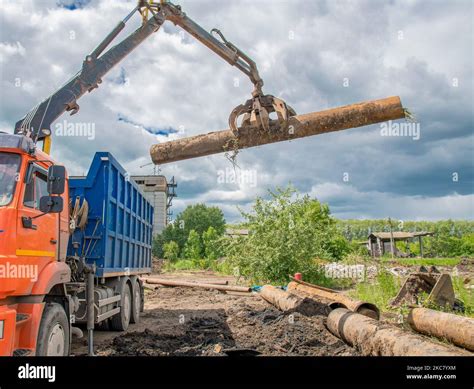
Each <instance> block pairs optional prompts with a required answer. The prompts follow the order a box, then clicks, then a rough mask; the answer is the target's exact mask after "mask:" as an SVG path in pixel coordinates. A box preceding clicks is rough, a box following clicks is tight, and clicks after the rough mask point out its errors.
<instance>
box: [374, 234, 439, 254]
mask: <svg viewBox="0 0 474 389" xmlns="http://www.w3.org/2000/svg"><path fill="white" fill-rule="evenodd" d="M433 234H434V233H433V232H425V231H420V232H405V231H393V232H373V233H371V234H370V235H369V237H368V242H367V248H368V250H369V252H370V255H371V256H372V257H380V256H382V255H384V254H386V253H392V245H393V255H394V256H396V257H407V256H409V253H403V252H402V251H400V250H398V249H397V247H396V246H395V242H397V241H405V242H407V241H409V240H413V239H415V238H418V242H419V245H420V256H421V257H423V240H422V237H423V236H431V235H433Z"/></svg>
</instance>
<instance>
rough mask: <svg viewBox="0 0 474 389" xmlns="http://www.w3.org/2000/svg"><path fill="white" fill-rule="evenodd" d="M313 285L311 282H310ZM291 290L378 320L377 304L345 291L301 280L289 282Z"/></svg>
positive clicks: (330, 305)
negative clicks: (351, 295) (361, 299)
mask: <svg viewBox="0 0 474 389" xmlns="http://www.w3.org/2000/svg"><path fill="white" fill-rule="evenodd" d="M309 285H311V284H309ZM288 291H289V292H294V291H295V292H296V293H298V292H302V293H304V294H306V295H309V296H312V297H313V298H316V299H320V300H321V299H323V301H329V303H328V305H329V307H330V308H331V309H336V308H347V309H350V310H351V311H353V312H357V313H360V314H361V315H364V316H367V317H370V318H373V319H376V320H378V319H379V318H380V311H379V309H378V308H377V306H376V305H374V304H371V303H368V302H366V301H359V300H354V299H352V298H350V297H349V296H346V295H345V294H343V293H339V292H337V291H333V290H331V289H328V288H321V287H318V286H316V285H311V286H308V283H305V284H302V283H300V282H299V281H292V282H290V283H289V284H288Z"/></svg>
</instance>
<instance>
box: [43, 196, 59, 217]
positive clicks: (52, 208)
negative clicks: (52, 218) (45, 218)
mask: <svg viewBox="0 0 474 389" xmlns="http://www.w3.org/2000/svg"><path fill="white" fill-rule="evenodd" d="M63 208H64V201H63V198H62V197H60V196H43V197H41V198H40V204H39V209H40V211H41V212H43V213H60V212H62V210H63Z"/></svg>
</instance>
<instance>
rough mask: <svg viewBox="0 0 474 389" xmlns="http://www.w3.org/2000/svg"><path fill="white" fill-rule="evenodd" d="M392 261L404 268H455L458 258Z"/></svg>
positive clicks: (397, 259)
mask: <svg viewBox="0 0 474 389" xmlns="http://www.w3.org/2000/svg"><path fill="white" fill-rule="evenodd" d="M389 261H392V257H390V256H388V257H387V256H384V257H382V262H389ZM393 261H395V262H397V263H399V264H400V265H405V266H432V265H434V266H456V265H457V264H458V263H459V262H460V261H461V259H460V258H393Z"/></svg>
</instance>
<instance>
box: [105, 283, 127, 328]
mask: <svg viewBox="0 0 474 389" xmlns="http://www.w3.org/2000/svg"><path fill="white" fill-rule="evenodd" d="M120 302H121V304H120V305H121V307H120V312H119V313H118V314H116V315H115V316H112V317H111V318H110V328H111V329H112V330H113V331H126V330H127V328H128V324H129V323H130V315H131V313H132V297H131V293H130V287H129V286H128V284H125V285H124V286H123V293H122V299H121V300H120Z"/></svg>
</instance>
